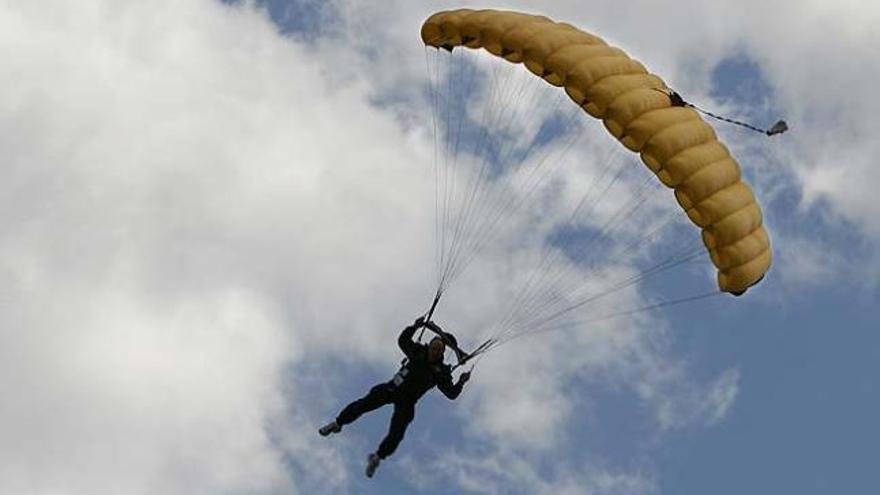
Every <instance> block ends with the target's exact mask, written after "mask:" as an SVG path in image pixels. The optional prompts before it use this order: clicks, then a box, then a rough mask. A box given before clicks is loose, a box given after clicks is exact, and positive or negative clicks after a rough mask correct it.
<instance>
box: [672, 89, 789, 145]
mask: <svg viewBox="0 0 880 495" xmlns="http://www.w3.org/2000/svg"><path fill="white" fill-rule="evenodd" d="M658 91H661V92H663V93H666V95H667V96H669V99H670V101H672V105H673V106H677V107H688V108H693V109H694V110H696V111H698V112H700V113H701V114H703V115H706V116H708V117H711V118H713V119H715V120H719V121H721V122H727V123H728V124H733V125H737V126H739V127H742V128H745V129H748V130H750V131H755V132H759V133H761V134H765V135H767V136H775V135H777V134H782V133H783V132H785V131H787V130H788V124H786V123H785V121H784V120H778V121H777V122H776V123H775V124H773V126H772V127H770V128H769V129H761V128H760V127H756V126H754V125H752V124H749V123H746V122H741V121H739V120H734V119H731V118H729V117H724V116H721V115H717V114H714V113H712V112H710V111H708V110H704V109H702V108H700V107H698V106H696V105H694V104H693V103H689V102H686V101H684V98H682V97H681V95H680V94H678V93H676V92H675V91H673V90H671V89H659V88H658Z"/></svg>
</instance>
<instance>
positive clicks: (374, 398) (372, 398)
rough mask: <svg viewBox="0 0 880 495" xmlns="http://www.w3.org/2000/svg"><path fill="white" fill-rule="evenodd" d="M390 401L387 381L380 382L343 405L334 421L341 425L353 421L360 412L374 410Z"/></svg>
mask: <svg viewBox="0 0 880 495" xmlns="http://www.w3.org/2000/svg"><path fill="white" fill-rule="evenodd" d="M391 401H392V397H391V390H389V387H388V384H387V383H380V384H379V385H376V386H375V387H373V388H371V389H370V392H369V393H367V395H365V396H363V397H361V398H360V399H358V400H356V401H354V402H352V403H351V404H349V405H347V406H345V409H343V410H342V412H340V413H339V416H336V422H337V423H338V424H339V425H340V426H342V425H347V424H349V423H352V422H354V421H355V420H356V419H358V418H359V417H361V415H362V414H364V413H368V412H370V411H375V410H376V409H379V408H380V407H382V406H384V405H385V404H389V403H391Z"/></svg>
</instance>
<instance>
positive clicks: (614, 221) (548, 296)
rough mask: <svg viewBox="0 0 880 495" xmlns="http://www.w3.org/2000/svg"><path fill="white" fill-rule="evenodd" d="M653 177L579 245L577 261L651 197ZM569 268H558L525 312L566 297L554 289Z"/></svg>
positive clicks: (592, 269) (592, 266) (591, 267)
mask: <svg viewBox="0 0 880 495" xmlns="http://www.w3.org/2000/svg"><path fill="white" fill-rule="evenodd" d="M651 180H652V178H651V177H647V178H646V180H645V181H643V183H642V184H641V185H640V186H639V188H638V190H637V192H635V193H634V197H636V198H639V199H638V200H637V201H635V202H634V203H632V204H631V205H629V206H628V207H626V206H627V205H626V204H625V205H624V207H625V208H621V209H620V210H618V211H617V212H615V213H614V215H613V216H612V217H611V218H610V219H609V220H608V221H607V222H606V223H605V224H604V225H603V226H602V228H601V229H600V230H599V231H598V232H597V233H595V234H593V235H592V236H591V237H590V238H589V239H588V240H587V241H586V242H584V243H583V245H581V246H580V247H579V250H578V252H577V253H576V254H575V256H574V258H575V261H577V258H578V257H579V256H581V255H586V254H587V252H588V251H589V249H590V248H591V247H592V246H593V245H594V244H596V242H598V240H600V239H604V238H607V237H608V236H609V234H610V233H611V232H613V231H614V230H615V229H617V228H618V227H619V226H620V225H623V224H624V223H626V222H627V221H628V220H629V218H630V217H632V216H633V215H634V214H635V213H636V212H637V211H638V210H639V209H640V208H641V206H642V205H643V204H644V203H645V202H646V201H647V200H648V199H649V198H650V197H651V196H650V195H648V194H644V190H645V189H647V187H648V186H649V185H650V184H651ZM597 262H598V260H597V259H595V258H594V259H593V260H591V261H590V262H589V264H588V273H594V272H595V268H596V263H597ZM567 271H568V270H557V274H556V276H555V277H554V278H553V279H552V280H551V281H550V283H549V284H548V286H547V289H546V290H544V291H543V292H540V293H539V294H538V297H537V298H535V300H533V301H532V304H531V305H529V306H527V309H525V310H524V311H523V313H524V314H529V313H534V312H539V311H543V310H544V309H546V308H547V307H550V306H552V305H553V304H555V303H556V302H558V301H559V300H562V299H564V298H563V296H562V295H561V294H560V293H559V291H558V290H556V289H554V287H556V286H557V285H558V284H560V283H562V281H563V280H562V279H563V277H564V276H565V275H566V272H567ZM589 280H590V279H589V278H586V280H584V282H582V283H580V284H578V285H576V286H574V287H572V289H571V291H577V290H579V289H580V288H581V287H582V286H583V285H584V284H585V283H588V282H589ZM541 299H544V302H543V303H541V302H540V301H541Z"/></svg>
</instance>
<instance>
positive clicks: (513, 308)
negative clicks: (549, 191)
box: [500, 108, 623, 326]
mask: <svg viewBox="0 0 880 495" xmlns="http://www.w3.org/2000/svg"><path fill="white" fill-rule="evenodd" d="M577 111H578V112H579V111H580V109H579V108H578V109H577ZM615 152H616V153H617V154H616V155H615ZM612 155H615V156H614V160H612ZM618 157H619V150H617V149H616V148H615V149H612V150H609V152H608V153H607V154H606V156H605V158H604V159H603V160H602V162H601V163H604V164H605V165H604V166H603V168H602V172H601V174H600V175H599V177H598V178H597V179H596V180H594V181H593V182H591V183H590V186H589V188H588V189H587V191H586V192H585V193H584V194H583V196H581V199H580V201H579V202H578V204H577V206H576V207H575V208H574V210H573V211H572V212H571V214H570V215H569V217H568V220H567V221H566V222H565V223H564V224H565V225H570V224H572V223H573V222H574V219H575V218H576V217H577V214H578V212H579V211H580V210H581V208H582V207H583V206H584V204H586V203H587V199H594V198H592V194H593V191H595V190H596V188H597V187H598V185H599V184H600V183H602V181H603V180H604V179H605V176H606V175H607V173H608V172H609V171H610V170H611V169H612V168H613V166H614V162H615V161H616V160H617V158H618ZM622 172H623V169H622V168H621V169H620V170H618V173H617V175H616V177H615V178H614V179H613V180H612V182H611V183H609V185H607V186H606V189H605V190H604V191H603V193H602V194H603V195H604V193H605V192H607V189H608V188H610V186H611V184H613V183H614V182H616V180H617V178H619V177H620V174H621V173H622ZM595 204H596V202H591V203H590V207H589V208H588V210H587V215H589V214H590V213H592V210H593V208H594V207H595ZM572 235H573V234H571V233H570V232H569V233H566V234H564V237H565V239H564V241H568V240H570V238H571V236H572ZM551 254H552V256H551ZM559 254H560V252H559V251H558V250H553V249H551V244H550V243H546V244H545V245H544V247H543V249H542V250H541V255H540V261H539V263H538V266H537V268H536V269H534V270H532V272H531V273H530V275H529V277H528V279H527V280H526V282H525V283H524V284H523V285H522V286H520V288H519V290H518V291H517V293H516V295H515V297H514V298H513V299H512V301H511V303H510V304H509V305H508V310H507V311H506V312H505V315H506V316H505V317H504V318H502V319H501V320H500V321H501V326H504V325H506V324H507V322H508V321H509V319H510V318H512V317H513V316H514V314H515V313H516V312H517V309H521V308H522V307H523V305H524V302H525V301H527V300H528V299H529V297H530V296H531V295H532V293H531V291H532V289H533V288H534V287H540V285H539V283H540V282H541V281H543V280H544V279H545V278H546V276H547V271H546V267H547V264H548V262H552V261H555V260H556V259H557V258H558V257H559ZM539 274H540V277H539V278H538V280H537V281H536V280H535V278H536V277H537V276H538V275H539Z"/></svg>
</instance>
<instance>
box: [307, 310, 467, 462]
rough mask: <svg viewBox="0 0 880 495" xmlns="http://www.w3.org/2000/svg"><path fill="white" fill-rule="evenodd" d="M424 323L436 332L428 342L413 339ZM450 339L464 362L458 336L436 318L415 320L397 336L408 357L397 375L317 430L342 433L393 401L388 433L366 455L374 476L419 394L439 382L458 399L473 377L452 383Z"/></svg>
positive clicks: (410, 416) (445, 392) (400, 436)
mask: <svg viewBox="0 0 880 495" xmlns="http://www.w3.org/2000/svg"><path fill="white" fill-rule="evenodd" d="M422 327H426V328H428V329H430V330H431V331H433V332H434V333H436V334H437V336H436V337H434V338H433V339H431V341H430V342H429V343H428V345H423V344H419V343H417V342H414V341H413V335H414V334H415V332H416V330H418V329H419V328H422ZM447 343H448V344H449V345H450V347H452V348H453V349H454V350H455V352H456V354H457V355H458V358H459V363H461V362H463V361H462V359H463V356H466V354H464V353H463V352H462V351H461V350H460V349H459V348H458V345H457V343H456V341H455V337H453V336H452V335H451V334H448V333H446V332H444V331H443V330H442V329H441V328H440V327H439V326H437V325H436V324H435V323H434V322H432V321H427V322H426V321H425V319H424V317H422V318H418V319H417V320H415V321H414V322H413V324H412V325H410V326H408V327H406V328H404V329H403V331H402V332H401V333H400V337H398V339H397V345H398V346H400V349H401V350H402V351H403V353H404V354H405V355H406V359H404V360H403V361H402V362H401V367H400V370H398V371H397V373H396V374H395V375H394V377H393V378H392V379H391V380H389V381H387V382H385V383H380V384H378V385H376V386H375V387H373V388H372V389H370V391H369V393H367V395H365V396H363V397H361V398H360V399H358V400H356V401H354V402H352V403H351V404H349V405H347V406H346V407H345V408H344V409H343V410H342V411H341V412H340V413H339V415H338V416H336V419H335V420H333V421H331V422H330V423H327V424H326V425H324V426H322V427H321V428H320V429H319V430H318V433H320V434H321V436H325V437H326V436H328V435H330V434H331V433H339V432H340V431H342V427H343V426H344V425H347V424H350V423H352V422H354V421H355V420H356V419H358V418H359V417H360V416H361V415H362V414H364V413H367V412H370V411H374V410H376V409H378V408H380V407H382V406H385V405H388V404H394V413H393V414H392V416H391V424H390V426H389V429H388V434H387V435H386V436H385V438H384V439H383V440H382V443H380V444H379V448H378V450H376V452H374V453H371V454H370V455H369V456H368V457H367V469H366V474H367V477H368V478H372V477H373V473H375V472H376V468H377V467H379V462H381V460H382V459H385V458H386V457H388V456H390V455H391V454H392V453H393V452H394V450H395V449H396V448H397V446H398V444H400V441H401V440H403V435H404V433H406V427H407V426H408V425H409V423H410V422H411V421H412V420H413V417H414V415H415V405H416V402H418V400H419V398H421V397H422V395H424V394H425V392H427V391H428V390H430V389H432V388H434V386H435V385H436V386H437V388H439V389H440V391H441V392H443V395H445V396H446V397H447V398H449V399H450V400H455V399H456V398H458V396H459V394H460V393H461V390H462V387H463V386H464V384H465V383H467V381H468V380H469V379H470V377H471V374H470V372H465V373H462V374H461V375H460V376H459V377H458V382H457V383H455V384H453V383H452V368H451V367H450V366H449V365H447V364H446V363H444V362H443V355H444V352H445V351H446V344H447Z"/></svg>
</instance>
